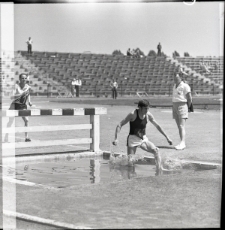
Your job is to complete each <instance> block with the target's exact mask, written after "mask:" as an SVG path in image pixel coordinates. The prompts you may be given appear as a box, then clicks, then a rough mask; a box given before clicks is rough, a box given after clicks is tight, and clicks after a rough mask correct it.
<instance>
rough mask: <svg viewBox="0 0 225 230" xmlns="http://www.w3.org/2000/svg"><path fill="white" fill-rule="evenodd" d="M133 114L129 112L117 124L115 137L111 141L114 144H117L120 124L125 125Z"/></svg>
mask: <svg viewBox="0 0 225 230" xmlns="http://www.w3.org/2000/svg"><path fill="white" fill-rule="evenodd" d="M132 116H133V114H132V113H129V114H128V115H127V116H126V117H125V118H124V119H123V120H122V121H121V122H120V123H119V124H118V125H117V126H116V131H115V139H114V141H113V144H114V145H117V143H118V139H117V138H118V133H119V132H120V130H121V128H122V126H124V125H126V124H127V123H128V122H129V121H131V119H132Z"/></svg>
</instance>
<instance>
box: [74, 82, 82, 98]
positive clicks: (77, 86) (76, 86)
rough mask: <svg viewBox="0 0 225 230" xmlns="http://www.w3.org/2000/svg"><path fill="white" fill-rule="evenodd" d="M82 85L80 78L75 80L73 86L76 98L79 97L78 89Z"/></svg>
mask: <svg viewBox="0 0 225 230" xmlns="http://www.w3.org/2000/svg"><path fill="white" fill-rule="evenodd" d="M81 85H82V81H81V79H80V78H78V79H76V84H75V88H76V97H80V87H81Z"/></svg>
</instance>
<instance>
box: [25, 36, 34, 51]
mask: <svg viewBox="0 0 225 230" xmlns="http://www.w3.org/2000/svg"><path fill="white" fill-rule="evenodd" d="M26 43H27V53H28V54H30V55H31V54H32V44H33V41H32V39H31V37H29V39H28V40H27V41H26Z"/></svg>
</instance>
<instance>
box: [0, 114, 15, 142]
mask: <svg viewBox="0 0 225 230" xmlns="http://www.w3.org/2000/svg"><path fill="white" fill-rule="evenodd" d="M15 120H16V119H15V117H2V127H5V124H7V127H8V128H9V127H10V128H11V129H13V128H14V129H15ZM4 142H13V143H15V132H14V133H11V134H10V135H9V134H8V133H6V134H5V136H4Z"/></svg>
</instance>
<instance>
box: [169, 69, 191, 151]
mask: <svg viewBox="0 0 225 230" xmlns="http://www.w3.org/2000/svg"><path fill="white" fill-rule="evenodd" d="M174 82H175V84H174V87H173V118H174V119H175V121H176V124H177V127H178V130H179V135H180V139H181V142H180V144H178V145H177V146H175V149H177V150H182V149H185V148H186V144H185V122H186V119H188V108H190V107H191V105H192V97H191V89H190V86H189V85H188V84H187V83H185V82H184V81H183V75H182V74H180V73H179V72H178V73H175V75H174Z"/></svg>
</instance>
